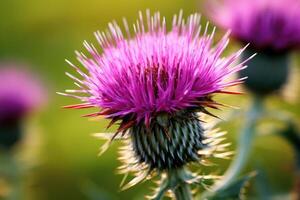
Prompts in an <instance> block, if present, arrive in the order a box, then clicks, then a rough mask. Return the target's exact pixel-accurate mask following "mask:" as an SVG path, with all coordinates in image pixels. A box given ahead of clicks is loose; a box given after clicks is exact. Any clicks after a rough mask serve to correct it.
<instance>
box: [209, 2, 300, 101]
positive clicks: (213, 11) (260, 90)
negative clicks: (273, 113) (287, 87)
mask: <svg viewBox="0 0 300 200" xmlns="http://www.w3.org/2000/svg"><path fill="white" fill-rule="evenodd" d="M213 2H216V1H213ZM208 5H209V9H208V10H209V12H208V15H209V16H210V18H211V19H212V20H213V21H214V22H215V23H216V24H218V25H219V26H221V27H223V28H224V29H230V30H232V35H233V37H235V38H237V39H238V40H239V41H241V42H242V43H250V48H248V49H247V52H246V55H245V57H247V55H249V54H250V55H252V54H253V53H255V52H257V53H258V55H257V56H256V57H255V58H254V59H252V60H251V61H250V62H249V63H248V66H249V67H248V68H247V69H246V70H244V71H242V72H241V77H243V76H248V79H247V80H246V81H245V85H246V86H247V88H248V89H250V90H251V91H252V92H254V93H255V94H258V95H266V94H269V93H272V92H274V91H277V90H278V89H280V88H281V87H282V86H283V85H284V83H286V81H287V79H288V72H289V69H288V65H289V58H288V53H289V52H290V51H291V50H293V49H296V48H299V47H300V23H299V21H298V20H297V19H299V18H300V1H299V0H253V1H249V0H239V1H234V0H223V1H222V3H220V4H213V3H212V1H210V2H208ZM270 71H272V75H271V74H270Z"/></svg>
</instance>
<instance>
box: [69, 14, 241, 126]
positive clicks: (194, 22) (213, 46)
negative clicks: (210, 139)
mask: <svg viewBox="0 0 300 200" xmlns="http://www.w3.org/2000/svg"><path fill="white" fill-rule="evenodd" d="M145 16H146V19H144V18H145ZM145 16H143V14H142V13H139V19H138V20H137V22H136V23H135V24H134V25H133V28H132V29H131V28H129V26H128V25H127V22H126V20H124V21H123V22H124V26H122V28H121V27H120V26H118V25H117V23H116V22H113V23H110V24H109V30H107V31H106V32H96V33H95V36H96V39H97V42H98V44H99V45H100V48H97V47H96V46H94V45H93V44H88V43H87V42H84V46H85V47H86V49H87V51H88V52H89V55H84V54H83V53H79V52H77V58H78V60H79V62H80V63H81V64H82V66H84V67H85V70H81V69H80V67H77V66H75V65H74V64H72V63H70V64H71V65H72V66H73V67H74V68H75V69H76V71H77V72H78V73H79V75H80V77H76V76H74V75H71V74H69V73H67V75H68V76H70V77H71V78H72V79H74V80H75V84H76V85H77V86H78V87H79V88H78V89H76V90H67V91H66V93H67V94H65V95H68V96H73V97H76V98H79V99H80V100H81V101H83V104H78V105H72V106H68V107H69V108H88V107H99V108H101V109H102V111H100V112H97V113H93V114H91V115H88V116H97V115H105V116H106V117H108V118H112V119H113V120H119V119H128V120H127V121H130V120H131V122H132V123H137V122H140V121H145V122H146V124H149V121H151V120H152V119H153V118H155V116H156V115H158V114H159V113H167V114H172V113H175V112H177V111H180V110H185V109H199V108H202V107H205V106H206V105H207V106H211V107H214V106H216V104H217V103H216V102H213V101H212V100H211V99H210V96H211V95H212V94H213V93H219V92H220V93H222V92H223V93H226V92H227V91H225V88H227V87H229V86H232V85H236V84H238V83H240V82H241V81H242V79H236V80H229V79H228V78H229V76H231V75H232V74H233V73H235V72H237V71H239V70H242V69H243V68H244V63H245V62H242V63H238V58H239V56H240V54H241V53H242V51H243V49H242V50H239V51H237V52H235V53H233V54H230V55H228V56H226V57H222V53H223V52H224V50H225V49H226V47H227V44H228V41H229V40H228V36H229V34H226V35H225V36H224V37H223V38H221V39H220V40H219V41H218V42H214V39H213V38H214V31H212V34H209V33H208V25H207V26H206V27H204V28H202V27H201V25H200V15H198V14H194V15H190V16H189V17H188V19H187V21H185V20H184V19H183V17H182V13H180V14H179V15H175V16H174V18H173V21H172V26H171V28H170V30H169V31H168V28H167V25H166V20H165V18H161V16H160V14H159V13H155V14H154V15H151V14H150V12H149V11H147V12H146V15H145ZM122 30H123V31H122ZM132 30H133V31H132ZM124 33H125V34H124ZM98 49H101V51H100V50H98ZM130 125H132V124H130V123H128V124H127V126H130Z"/></svg>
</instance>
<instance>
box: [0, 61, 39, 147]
mask: <svg viewBox="0 0 300 200" xmlns="http://www.w3.org/2000/svg"><path fill="white" fill-rule="evenodd" d="M43 95H44V92H43V90H42V87H41V85H40V82H39V81H38V80H37V78H36V77H35V76H34V75H32V74H31V73H30V72H29V71H27V70H25V69H22V68H21V67H18V65H15V64H13V63H1V64H0V105H1V106H0V146H1V147H4V148H10V147H12V146H13V145H14V144H15V143H16V142H17V141H19V139H20V137H21V135H20V134H21V131H20V122H21V121H22V120H23V119H24V117H25V116H26V115H27V114H28V113H30V112H31V111H33V110H34V109H36V108H37V107H39V106H40V105H41V104H42V102H43V101H44V96H43Z"/></svg>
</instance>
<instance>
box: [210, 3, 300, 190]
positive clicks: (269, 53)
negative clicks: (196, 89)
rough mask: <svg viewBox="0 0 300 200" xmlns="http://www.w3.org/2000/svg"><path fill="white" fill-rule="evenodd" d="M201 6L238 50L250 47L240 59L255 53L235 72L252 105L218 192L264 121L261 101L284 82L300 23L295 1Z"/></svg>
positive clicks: (297, 43) (241, 162) (237, 170)
mask: <svg viewBox="0 0 300 200" xmlns="http://www.w3.org/2000/svg"><path fill="white" fill-rule="evenodd" d="M206 5H208V6H207V7H208V13H207V14H208V15H209V17H210V18H211V19H212V20H213V21H214V22H215V23H216V24H218V25H219V26H220V27H222V28H224V29H226V30H227V29H230V30H232V36H233V37H234V38H235V39H237V40H238V41H240V42H241V43H242V44H248V43H249V44H250V45H249V48H247V49H246V50H245V51H244V52H243V54H242V58H247V57H248V56H249V55H253V53H257V55H256V56H255V57H254V58H253V59H251V60H250V61H249V62H248V63H247V65H248V68H247V69H245V70H243V71H239V77H245V76H246V77H248V78H247V79H246V80H245V82H244V86H245V87H246V88H247V89H248V90H249V91H250V92H251V93H252V98H253V103H252V107H251V108H250V110H249V112H248V113H247V115H246V118H247V119H246V122H245V125H244V128H243V129H242V131H241V134H240V138H239V144H238V150H237V156H236V158H235V160H234V161H233V162H232V165H231V167H230V168H229V170H228V172H227V174H226V175H225V178H224V179H223V181H221V182H220V184H219V185H218V186H217V187H216V188H215V190H218V189H221V188H224V187H226V186H227V185H228V184H229V182H230V181H232V180H234V178H236V176H237V175H238V174H239V173H240V171H241V170H242V168H243V166H244V165H245V163H246V161H247V158H248V154H249V152H250V150H251V142H252V141H253V138H254V136H255V132H256V125H257V122H258V120H259V119H261V118H262V117H264V116H269V117H270V112H269V111H266V110H265V108H264V104H263V100H264V99H265V98H267V97H268V96H270V95H271V94H276V93H277V92H278V91H280V90H281V89H282V87H283V86H284V85H285V84H286V83H287V82H288V79H289V73H290V53H291V51H292V50H294V49H299V47H300V23H299V20H297V19H299V17H300V1H298V0H253V1H249V0H239V1H234V0H220V1H218V0H216V1H209V2H207V4H206ZM271 115H272V118H274V117H275V118H277V120H278V121H281V122H282V121H283V122H284V123H287V124H296V123H295V122H292V121H294V120H293V119H292V118H291V117H286V116H285V114H284V113H276V114H274V113H273V114H271ZM283 116H285V117H283ZM288 126H289V125H288ZM295 137H299V136H295Z"/></svg>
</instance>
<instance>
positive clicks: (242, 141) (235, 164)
mask: <svg viewBox="0 0 300 200" xmlns="http://www.w3.org/2000/svg"><path fill="white" fill-rule="evenodd" d="M262 108H263V106H262V99H261V98H260V97H258V96H256V97H255V98H254V100H253V104H252V106H251V108H250V110H249V111H248V114H247V118H246V122H245V125H244V128H243V129H242V131H241V134H240V138H239V142H238V147H237V150H236V152H237V154H236V157H235V158H234V160H233V161H232V163H231V165H230V167H229V168H228V170H227V172H226V173H225V175H224V177H223V179H222V180H221V181H220V182H218V183H217V184H216V186H215V187H213V192H217V191H220V190H223V189H225V188H226V187H227V186H228V185H229V184H231V183H232V181H234V180H235V179H236V177H237V176H238V175H239V174H240V172H241V170H242V169H243V167H244V166H245V164H246V162H247V160H248V157H249V154H250V150H251V146H252V142H253V138H254V136H255V125H256V122H257V119H258V117H259V116H260V115H261V112H262Z"/></svg>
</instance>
